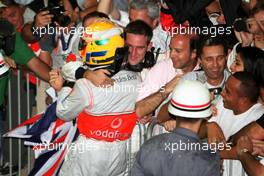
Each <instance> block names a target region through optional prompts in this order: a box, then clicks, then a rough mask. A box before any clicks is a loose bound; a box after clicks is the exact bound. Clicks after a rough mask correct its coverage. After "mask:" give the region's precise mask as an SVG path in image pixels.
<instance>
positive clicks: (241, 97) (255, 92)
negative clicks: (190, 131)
mask: <svg viewBox="0 0 264 176" xmlns="http://www.w3.org/2000/svg"><path fill="white" fill-rule="evenodd" d="M222 97H223V101H219V103H218V104H217V106H216V108H217V115H216V116H215V117H213V118H211V119H210V121H209V122H210V123H209V124H207V128H208V131H207V134H208V139H209V142H210V141H211V142H221V137H220V136H222V139H223V140H226V141H227V140H229V139H230V137H231V136H232V135H234V134H236V133H237V132H238V131H239V130H240V129H242V128H243V127H245V126H246V125H248V124H249V123H251V122H253V121H256V120H257V119H259V118H260V117H261V116H262V114H263V113H264V108H263V106H262V105H261V104H259V103H257V100H258V97H259V86H258V85H257V83H256V82H255V80H254V79H253V77H252V76H251V75H250V74H249V73H246V72H237V73H235V74H234V75H232V76H230V77H229V79H228V80H227V82H226V86H225V89H224V90H223V92H222ZM219 128H220V129H221V130H219ZM232 150H233V149H231V150H230V151H221V157H222V158H225V159H230V158H232V159H236V157H237V156H236V154H235V155H233V154H234V153H233V152H232ZM235 153H236V152H235ZM230 167H232V168H233V169H231V170H230ZM242 173H243V171H242V166H241V164H240V162H238V161H232V160H225V162H224V175H230V174H233V175H234V174H235V175H241V174H242Z"/></svg>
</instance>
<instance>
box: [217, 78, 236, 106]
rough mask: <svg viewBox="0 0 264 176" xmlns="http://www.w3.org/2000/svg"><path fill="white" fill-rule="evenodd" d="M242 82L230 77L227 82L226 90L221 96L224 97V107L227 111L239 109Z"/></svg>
mask: <svg viewBox="0 0 264 176" xmlns="http://www.w3.org/2000/svg"><path fill="white" fill-rule="evenodd" d="M240 83H241V82H240V81H239V80H238V79H236V78H235V77H233V76H230V77H229V78H228V80H227V82H226V85H225V88H224V90H223V91H222V93H221V95H222V97H223V103H224V107H225V108H227V109H231V110H233V109H237V108H236V107H237V106H238V103H237V102H238V100H239V98H240V95H239V89H240Z"/></svg>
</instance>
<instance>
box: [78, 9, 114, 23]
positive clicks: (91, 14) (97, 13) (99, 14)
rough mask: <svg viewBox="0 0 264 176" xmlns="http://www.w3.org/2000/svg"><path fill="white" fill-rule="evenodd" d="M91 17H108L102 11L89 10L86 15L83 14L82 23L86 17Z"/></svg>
mask: <svg viewBox="0 0 264 176" xmlns="http://www.w3.org/2000/svg"><path fill="white" fill-rule="evenodd" d="M93 17H99V18H106V19H110V18H109V17H108V15H107V14H105V13H102V12H98V11H94V12H91V13H88V14H87V15H85V16H84V18H83V21H82V22H83V23H84V22H85V21H86V20H87V19H89V18H93Z"/></svg>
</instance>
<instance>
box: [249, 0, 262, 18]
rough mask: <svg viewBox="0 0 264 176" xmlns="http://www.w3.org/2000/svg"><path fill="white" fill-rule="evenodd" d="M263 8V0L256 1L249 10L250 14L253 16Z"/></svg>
mask: <svg viewBox="0 0 264 176" xmlns="http://www.w3.org/2000/svg"><path fill="white" fill-rule="evenodd" d="M263 10H264V2H263V1H258V2H257V4H256V5H255V6H254V7H253V9H252V10H251V11H250V16H254V15H255V14H256V13H259V12H260V11H263Z"/></svg>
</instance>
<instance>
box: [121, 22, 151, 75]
mask: <svg viewBox="0 0 264 176" xmlns="http://www.w3.org/2000/svg"><path fill="white" fill-rule="evenodd" d="M152 36H153V33H152V29H151V27H150V26H149V25H148V24H147V23H145V22H144V21H141V20H136V21H133V22H130V23H129V24H128V25H127V26H126V28H125V44H126V46H127V47H128V53H127V62H128V66H129V67H130V68H132V70H135V71H140V72H142V71H143V69H144V68H151V67H152V66H154V64H155V63H156V60H155V56H154V53H153V51H151V48H152V44H151V43H150V41H151V39H152ZM146 72H148V70H144V71H143V72H142V74H141V76H142V79H144V77H145V74H146Z"/></svg>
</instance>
